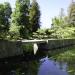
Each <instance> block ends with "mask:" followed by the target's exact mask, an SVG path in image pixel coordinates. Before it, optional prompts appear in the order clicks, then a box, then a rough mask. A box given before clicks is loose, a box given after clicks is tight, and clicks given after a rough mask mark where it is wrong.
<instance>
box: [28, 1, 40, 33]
mask: <svg viewBox="0 0 75 75" xmlns="http://www.w3.org/2000/svg"><path fill="white" fill-rule="evenodd" d="M29 21H30V27H31V31H32V32H36V31H37V30H38V28H40V10H39V5H38V3H37V2H36V0H33V2H32V3H31V7H30V10H29Z"/></svg>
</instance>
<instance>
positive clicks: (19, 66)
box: [0, 48, 75, 75]
mask: <svg viewBox="0 0 75 75" xmlns="http://www.w3.org/2000/svg"><path fill="white" fill-rule="evenodd" d="M74 49H75V48H74ZM58 51H59V52H58ZM58 51H56V52H54V54H55V56H54V54H50V56H51V55H52V56H54V59H53V58H51V57H50V58H48V56H47V57H46V55H47V53H46V52H43V53H42V52H41V51H40V52H37V54H36V55H34V54H33V53H25V54H24V55H21V56H14V57H10V58H5V59H0V75H74V73H75V62H73V63H71V62H70V63H69V62H65V61H58V60H57V57H56V55H59V54H61V53H64V52H65V51H64V50H63V51H60V50H58ZM66 51H68V50H66ZM70 51H73V49H72V50H70ZM70 53H71V52H70ZM73 53H74V52H73ZM68 55H70V54H68ZM65 57H66V56H65ZM67 57H68V56H67ZM67 57H66V58H67ZM74 58H75V57H74ZM69 61H70V60H69ZM73 61H74V60H73Z"/></svg>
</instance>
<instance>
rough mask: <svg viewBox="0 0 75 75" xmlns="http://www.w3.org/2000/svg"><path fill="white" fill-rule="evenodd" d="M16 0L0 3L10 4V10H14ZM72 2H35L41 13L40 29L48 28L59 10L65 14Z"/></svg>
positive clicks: (1, 1) (66, 0) (1, 0)
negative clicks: (62, 10)
mask: <svg viewBox="0 0 75 75" xmlns="http://www.w3.org/2000/svg"><path fill="white" fill-rule="evenodd" d="M15 1H16V0H0V3H3V2H10V4H11V6H12V8H15ZM71 1H72V0H37V2H38V4H39V7H40V11H41V18H40V20H41V28H50V27H51V23H52V18H54V17H55V16H58V15H59V13H60V9H61V8H63V9H64V14H65V15H66V14H67V11H68V7H69V4H70V3H71Z"/></svg>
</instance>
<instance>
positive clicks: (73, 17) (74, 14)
mask: <svg viewBox="0 0 75 75" xmlns="http://www.w3.org/2000/svg"><path fill="white" fill-rule="evenodd" d="M68 12H69V14H68V16H69V24H72V25H73V26H75V2H72V3H71V4H70V6H69V11H68Z"/></svg>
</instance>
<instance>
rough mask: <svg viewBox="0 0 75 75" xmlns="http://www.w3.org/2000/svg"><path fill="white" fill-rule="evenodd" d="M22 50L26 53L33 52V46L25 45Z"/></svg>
mask: <svg viewBox="0 0 75 75" xmlns="http://www.w3.org/2000/svg"><path fill="white" fill-rule="evenodd" d="M22 49H23V51H24V52H32V51H33V44H24V45H22Z"/></svg>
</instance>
